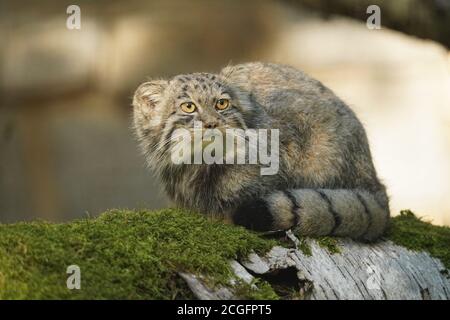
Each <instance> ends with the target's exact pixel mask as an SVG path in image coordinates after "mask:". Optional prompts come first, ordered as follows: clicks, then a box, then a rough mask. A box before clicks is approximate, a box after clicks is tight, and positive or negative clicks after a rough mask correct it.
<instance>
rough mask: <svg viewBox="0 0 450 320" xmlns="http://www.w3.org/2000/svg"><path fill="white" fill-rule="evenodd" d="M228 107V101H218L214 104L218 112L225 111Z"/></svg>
mask: <svg viewBox="0 0 450 320" xmlns="http://www.w3.org/2000/svg"><path fill="white" fill-rule="evenodd" d="M229 105H230V100H228V99H219V100H217V102H216V108H217V109H218V110H225V109H226V108H228V106H229Z"/></svg>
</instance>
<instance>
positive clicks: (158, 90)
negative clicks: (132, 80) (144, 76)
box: [133, 80, 169, 111]
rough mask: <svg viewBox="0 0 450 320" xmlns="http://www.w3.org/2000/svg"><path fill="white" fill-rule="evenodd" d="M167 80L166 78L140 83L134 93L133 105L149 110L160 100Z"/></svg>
mask: <svg viewBox="0 0 450 320" xmlns="http://www.w3.org/2000/svg"><path fill="white" fill-rule="evenodd" d="M168 84H169V82H168V81H167V80H153V81H148V82H144V83H143V84H141V85H140V86H139V87H138V88H137V89H136V92H135V93H134V97H133V107H134V108H141V109H143V111H145V109H147V110H148V111H151V109H154V108H155V107H156V105H157V104H158V103H159V102H160V101H161V98H162V96H163V93H164V90H165V89H166V88H167V85H168Z"/></svg>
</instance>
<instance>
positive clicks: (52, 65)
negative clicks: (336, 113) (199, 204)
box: [0, 0, 450, 225]
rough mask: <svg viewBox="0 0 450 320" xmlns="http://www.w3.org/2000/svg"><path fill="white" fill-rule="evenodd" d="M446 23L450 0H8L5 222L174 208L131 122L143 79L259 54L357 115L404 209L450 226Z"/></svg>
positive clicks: (1, 56)
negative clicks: (74, 14)
mask: <svg viewBox="0 0 450 320" xmlns="http://www.w3.org/2000/svg"><path fill="white" fill-rule="evenodd" d="M71 4H76V5H78V6H79V7H80V8H81V29H79V30H77V29H75V30H70V29H68V28H67V27H66V20H67V18H68V17H69V15H68V14H67V13H66V9H67V7H68V6H69V5H71ZM369 4H378V5H379V7H380V8H381V25H382V28H381V29H380V30H377V29H375V30H371V29H369V28H368V27H367V26H366V19H367V18H368V17H369V15H370V14H367V13H366V9H367V7H368V5H369ZM449 22H450V1H448V0H401V1H400V0H398V1H375V0H373V1H364V0H361V1H355V0H353V1H352V0H334V1H329V0H328V1H327V0H322V1H320V0H319V1H308V0H303V1H302V0H299V1H275V0H273V1H270V0H248V1H237V0H221V1H220V0H219V1H213V0H194V1H183V0H178V1H167V0H157V1H155V0H153V1H144V0H128V1H114V0H109V1H103V0H102V1H95V2H94V1H81V0H79V1H76V3H74V2H68V1H61V0H53V1H50V0H42V1H39V2H36V1H5V0H0V41H1V45H0V222H14V221H22V220H32V219H45V220H51V221H67V220H70V219H74V218H80V217H84V216H95V215H97V214H99V213H101V212H102V211H104V210H107V209H110V208H160V207H164V206H168V205H170V203H169V201H168V200H167V198H166V197H165V195H164V193H163V191H162V189H161V186H160V184H159V182H158V181H157V179H156V178H155V177H154V176H153V175H152V174H151V173H150V172H149V171H148V170H146V169H145V163H144V159H143V157H142V156H141V155H140V153H139V152H138V149H137V145H136V142H135V141H134V138H133V135H132V132H131V130H130V124H131V121H130V120H131V97H132V95H133V92H134V90H135V88H136V87H137V86H138V84H139V83H141V82H143V81H144V80H146V78H147V77H169V76H171V75H175V74H178V73H185V72H195V71H213V72H214V71H218V70H219V69H220V68H221V67H222V66H224V65H226V64H228V63H230V62H231V63H239V62H245V61H253V60H260V61H270V62H279V63H284V64H290V65H293V66H295V67H297V68H300V69H302V70H304V71H305V72H307V73H308V74H310V75H311V76H313V77H315V78H317V79H319V80H320V81H322V82H323V83H324V84H325V85H327V86H328V87H330V88H331V89H332V90H333V91H334V92H335V93H336V94H337V95H338V96H340V97H341V98H342V99H343V100H344V101H345V102H347V103H348V104H349V105H350V106H351V107H352V108H353V109H354V110H355V112H356V113H357V114H358V116H359V117H360V119H361V120H362V122H363V123H364V124H365V126H366V129H367V133H368V136H369V141H370V144H371V149H372V153H373V156H374V161H375V166H376V168H377V170H378V173H379V176H380V177H381V178H382V179H383V181H384V183H385V184H386V185H387V187H388V191H389V194H390V196H391V201H392V202H391V205H392V212H393V214H398V212H399V210H401V209H411V210H413V211H414V212H416V213H417V214H418V215H420V216H424V217H426V219H428V220H431V221H433V222H434V223H435V224H446V225H450V55H449V51H448V48H449V43H448V42H450V24H449ZM388 27H390V28H388Z"/></svg>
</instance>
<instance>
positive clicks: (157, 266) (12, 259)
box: [0, 209, 450, 299]
mask: <svg viewBox="0 0 450 320" xmlns="http://www.w3.org/2000/svg"><path fill="white" fill-rule="evenodd" d="M277 236H278V237H276V239H273V235H272V238H270V239H269V238H268V237H267V235H259V234H256V233H253V232H250V231H247V230H245V229H243V228H241V227H236V226H231V225H226V224H223V223H222V222H219V221H211V220H209V219H206V218H204V217H202V216H200V215H198V214H195V213H190V212H185V211H181V210H175V209H166V210H161V211H154V212H143V211H126V210H113V211H109V212H106V213H104V214H102V215H101V216H100V217H99V218H95V219H83V220H78V221H74V222H71V223H66V224H51V223H46V222H33V223H17V224H11V225H0V298H1V299H179V298H184V299H186V298H187V299H191V298H202V299H230V298H248V299H279V298H283V299H284V298H287V299H295V298H311V299H320V298H326V299H350V298H355V299H358V298H364V299H390V298H408V299H428V298H429V299H448V298H449V297H450V282H449V281H450V280H449V279H448V268H449V265H450V229H449V228H446V227H436V226H432V225H430V224H429V223H426V222H423V221H421V220H419V219H417V218H416V217H415V216H414V215H413V214H412V213H410V212H403V213H402V215H400V216H399V217H396V218H394V219H392V226H391V230H390V232H389V234H388V235H387V237H388V238H389V239H390V240H387V239H385V240H383V241H380V242H378V243H375V244H362V243H357V242H354V241H351V240H348V239H333V238H321V239H298V238H296V237H295V235H294V234H292V233H291V232H288V233H287V234H286V235H283V234H282V235H281V236H280V235H279V234H278V235H277ZM393 242H395V243H397V244H394V243H393ZM405 247H406V248H405ZM407 248H409V249H407ZM410 249H411V250H410ZM430 255H431V256H433V257H431V256H430ZM70 265H76V266H79V268H80V271H81V288H80V289H72V290H70V289H68V287H67V279H68V277H69V275H68V274H67V273H66V271H67V267H68V266H70Z"/></svg>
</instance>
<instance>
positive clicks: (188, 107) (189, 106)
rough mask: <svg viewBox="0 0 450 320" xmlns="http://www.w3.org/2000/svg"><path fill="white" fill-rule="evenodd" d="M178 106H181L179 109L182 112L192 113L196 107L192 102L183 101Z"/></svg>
mask: <svg viewBox="0 0 450 320" xmlns="http://www.w3.org/2000/svg"><path fill="white" fill-rule="evenodd" d="M180 108H181V110H183V112H186V113H192V112H194V111H195V110H196V109H197V107H196V106H195V104H194V103H192V102H184V103H182V104H181V105H180Z"/></svg>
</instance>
